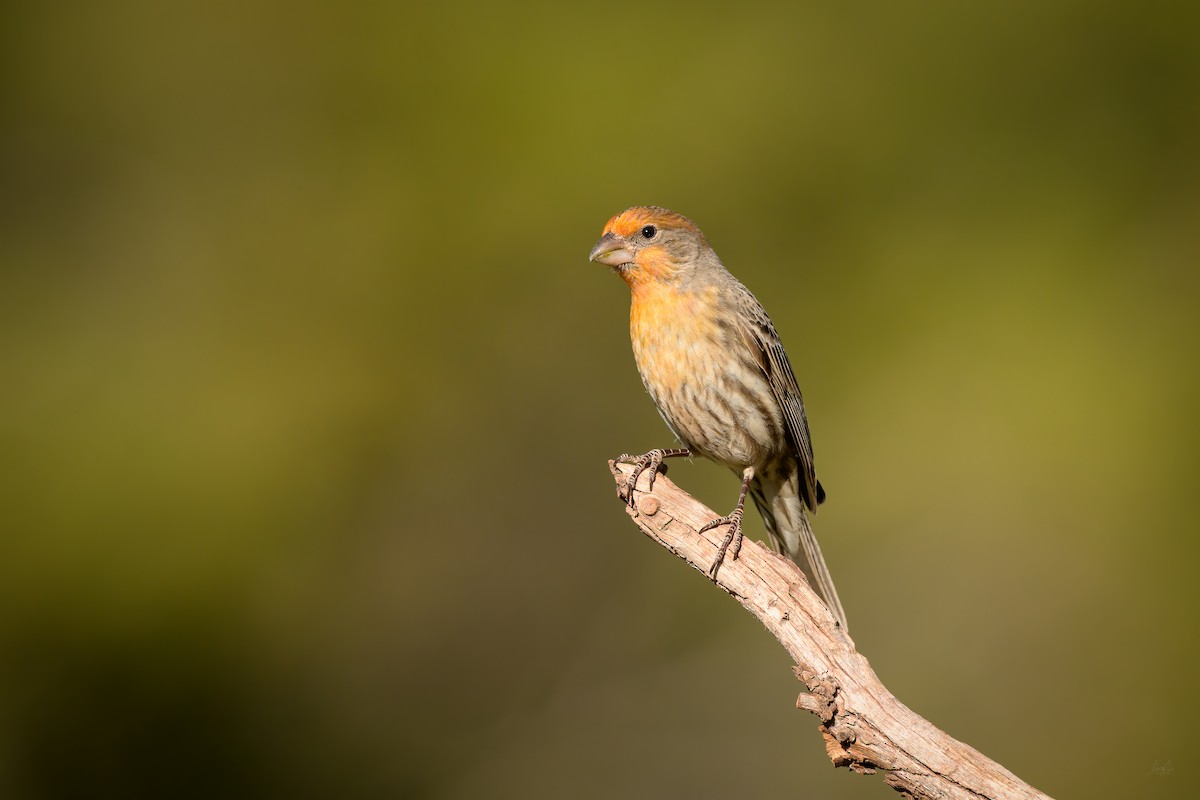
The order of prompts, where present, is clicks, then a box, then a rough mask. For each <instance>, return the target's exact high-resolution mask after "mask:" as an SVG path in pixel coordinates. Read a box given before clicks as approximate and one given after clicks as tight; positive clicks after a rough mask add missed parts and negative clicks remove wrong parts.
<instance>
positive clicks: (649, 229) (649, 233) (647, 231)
mask: <svg viewBox="0 0 1200 800" xmlns="http://www.w3.org/2000/svg"><path fill="white" fill-rule="evenodd" d="M656 233H658V228H656V227H654V226H653V225H647V226H646V227H644V228H642V236H643V237H645V238H647V239H653V238H654V235H655V234H656Z"/></svg>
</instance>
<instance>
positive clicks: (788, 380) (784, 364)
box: [739, 287, 825, 511]
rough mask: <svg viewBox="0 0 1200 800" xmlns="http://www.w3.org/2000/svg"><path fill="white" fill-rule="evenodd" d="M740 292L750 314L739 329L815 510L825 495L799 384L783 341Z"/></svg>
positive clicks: (759, 309) (748, 295)
mask: <svg viewBox="0 0 1200 800" xmlns="http://www.w3.org/2000/svg"><path fill="white" fill-rule="evenodd" d="M741 289H742V291H744V292H745V293H746V298H745V299H746V300H747V301H748V302H746V303H744V307H745V308H746V310H748V311H749V312H750V313H749V314H748V315H746V316H744V317H742V319H744V320H745V323H744V324H743V326H742V333H743V336H744V337H745V339H746V343H747V345H749V347H750V349H751V352H752V353H753V355H754V356H755V358H756V359H757V361H758V364H759V366H760V367H761V368H762V371H763V373H764V374H765V375H766V376H767V380H768V381H769V382H770V384H771V392H772V393H773V394H774V395H775V399H776V401H778V403H779V407H780V408H781V409H782V410H783V418H784V420H785V422H786V423H787V429H788V433H789V434H790V436H791V440H792V446H793V449H794V450H795V454H796V460H797V461H798V462H799V464H800V485H801V487H802V488H803V490H804V502H805V503H806V504H807V505H808V508H809V510H811V511H816V510H817V504H818V503H820V502H821V501H822V500H824V499H825V497H824V494H825V493H824V492H823V491H822V490H821V488H820V484H818V483H817V473H816V468H815V467H814V466H813V451H812V441H811V439H810V438H809V434H808V417H807V416H805V414H804V398H803V397H802V396H801V394H800V385H799V384H798V383H797V382H796V374H795V373H794V372H792V364H791V362H790V361H788V357H787V353H786V352H785V351H784V349H783V342H782V341H781V340H780V338H779V334H778V333H777V332H776V331H775V326H774V325H772V324H771V319H770V317H768V316H767V312H766V311H765V310H764V309H763V307H762V306H761V305H760V304H759V302H758V300H756V299H755V298H754V295H752V294H751V293H750V290H749V289H746V288H745V287H741ZM739 316H740V315H739Z"/></svg>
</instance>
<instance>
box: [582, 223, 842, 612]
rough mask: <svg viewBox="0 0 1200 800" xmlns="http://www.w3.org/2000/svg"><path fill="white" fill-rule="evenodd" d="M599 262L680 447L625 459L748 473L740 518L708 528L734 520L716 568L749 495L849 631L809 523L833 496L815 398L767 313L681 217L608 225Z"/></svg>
mask: <svg viewBox="0 0 1200 800" xmlns="http://www.w3.org/2000/svg"><path fill="white" fill-rule="evenodd" d="M589 260H591V261H595V262H598V263H600V264H605V265H607V266H609V267H612V268H613V269H614V270H615V271H616V272H617V274H618V275H620V276H621V278H623V279H624V280H625V283H627V284H629V288H630V290H631V292H632V295H633V303H632V306H631V308H630V314H629V333H630V337H631V338H632V340H633V355H634V358H635V359H636V361H637V366H638V371H639V372H641V375H642V382H643V383H644V384H645V385H646V390H647V391H648V392H649V393H650V397H651V398H652V399H653V400H654V403H655V405H657V406H658V410H659V413H660V414H662V417H663V419H664V420H665V421H666V423H667V425H668V426H669V427H670V428H671V430H672V431H673V432H674V433H675V436H676V437H677V438H678V439H679V442H680V444H682V445H683V446H682V447H681V448H674V449H656V450H651V451H650V452H649V453H646V454H645V455H642V456H630V455H628V454H623V455H621V456H619V457H618V461H622V462H627V463H632V464H634V465H635V467H636V469H635V470H634V473H633V475H632V476H631V477H630V479H629V481H628V483H627V485H626V486H627V497H628V498H630V502H632V497H633V493H634V489H635V487H636V485H637V479H638V476H639V475H640V474H641V473H642V472H644V471H645V470H650V471H651V472H650V480H651V487H653V480H654V475H655V473H656V471H657V470H658V468H659V467H660V466H661V464H662V460H663V459H664V458H672V457H675V456H688V455H697V456H702V457H704V458H708V459H710V460H712V461H715V462H717V463H718V464H724V465H725V466H727V467H729V468H730V469H732V470H733V471H734V472H735V473H737V474H739V475H740V476H741V478H742V489H741V494H740V495H739V496H738V502H737V506H736V507H735V508H734V510H733V512H732V513H731V514H729V515H728V516H725V517H720V518H718V519H714V520H713V521H712V522H709V523H708V524H707V525H705V526H704V527H703V528H701V531H705V530H709V529H712V528H716V527H719V526H721V525H727V526H729V527H728V530H727V532H726V536H725V540H724V541H723V542H722V545H721V548H720V550H719V552H718V554H717V558H716V560H715V561H714V563H713V565H712V569H710V570H709V575H710V577H712V578H713V579H714V580H715V579H716V575H717V570H718V569H719V568H720V566H721V563H722V561H723V560H724V558H725V555H726V551H727V550H728V549H729V547H730V546H731V545H732V547H733V551H732V556H731V557H732V558H734V559H736V558H737V555H738V551H739V550H740V548H741V544H742V512H743V509H744V507H745V503H746V494H747V492H748V493H749V494H750V496H751V497H752V498H753V499H754V504H755V505H756V506H757V507H758V510H759V513H761V514H762V518H763V522H764V524H765V525H766V529H767V533H768V535H769V536H770V539H771V544H772V545H773V546H774V547H775V549H776V550H777V551H779V552H782V553H785V554H786V555H787V556H788V557H790V558H791V559H792V560H793V561H795V562H796V563H797V564H798V565H799V566H800V568H801V569H803V570H804V573H805V575H807V576H808V580H809V584H810V585H811V586H812V587H813V588H814V589H815V590H816V591H817V593H818V594H819V595H820V596H821V598H822V599H823V600H824V601H825V604H826V605H827V606H828V607H829V609H830V610H831V611H832V612H833V614H834V616H836V617H837V619H838V621H839V622H841V624H842V627H843V628H845V627H846V614H845V612H844V611H843V610H842V604H841V601H840V600H838V595H837V590H836V589H834V586H833V579H832V578H831V577H830V575H829V570H828V569H827V568H826V566H825V559H824V558H823V557H822V555H821V548H820V547H819V546H818V545H817V539H816V537H815V536H814V535H813V531H812V526H811V525H810V523H809V520H808V514H809V513H815V512H816V509H817V505H818V504H819V503H821V502H822V501H824V499H825V490H824V489H823V488H822V487H821V484H820V483H819V482H818V481H817V477H816V472H815V471H814V468H813V452H812V444H811V442H810V440H809V434H808V420H807V418H806V417H805V414H804V401H803V399H802V398H801V396H800V387H799V386H798V385H797V384H796V376H795V374H794V373H793V372H792V365H791V364H790V363H789V361H788V357H787V353H785V352H784V349H783V343H782V342H781V341H780V339H779V334H778V333H776V332H775V326H774V325H772V324H771V320H770V318H768V317H767V312H766V311H764V310H763V307H762V306H761V305H760V304H759V302H758V300H756V299H755V298H754V295H752V294H751V293H750V290H749V289H747V288H746V287H745V286H743V285H742V284H741V283H740V282H739V281H738V279H737V278H735V277H733V275H731V274H730V273H729V271H728V270H726V269H725V266H724V265H723V264H722V263H721V259H719V258H718V257H717V254H716V253H715V252H713V249H712V247H710V246H709V244H708V240H707V239H705V238H704V234H703V233H701V232H700V229H699V228H697V227H696V225H695V224H694V223H693V222H692V221H691V220H689V219H688V218H687V217H684V216H683V215H681V214H677V213H675V212H674V211H669V210H667V209H665V208H659V207H657V206H634V207H633V208H630V209H627V210H625V211H622V212H621V213H620V214H618V215H617V216H615V217H613V218H612V219H610V220H609V221H608V224H607V225H605V226H604V234H603V236H601V237H600V241H598V242H597V243H596V246H595V247H593V248H592V252H591V255H590V257H589Z"/></svg>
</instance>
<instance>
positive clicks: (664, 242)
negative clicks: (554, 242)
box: [588, 206, 715, 287]
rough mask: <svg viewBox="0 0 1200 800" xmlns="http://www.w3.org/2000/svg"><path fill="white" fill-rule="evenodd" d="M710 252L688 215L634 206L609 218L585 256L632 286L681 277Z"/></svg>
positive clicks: (653, 207)
mask: <svg viewBox="0 0 1200 800" xmlns="http://www.w3.org/2000/svg"><path fill="white" fill-rule="evenodd" d="M711 253H712V250H711V248H710V247H709V246H708V241H707V240H706V239H705V238H704V234H703V233H701V232H700V229H699V228H697V227H696V225H695V224H694V223H693V222H692V221H691V220H690V219H688V218H687V217H685V216H683V215H682V214H676V213H675V212H674V211H668V210H667V209H665V208H659V207H658V206H634V207H633V208H629V209H626V210H625V211H622V212H621V213H620V214H617V215H616V216H615V217H613V218H612V219H610V220H609V221H608V224H606V225H605V226H604V235H603V236H601V237H600V241H598V242H596V246H595V247H593V248H592V253H591V255H590V256H589V257H588V259H589V260H590V261H595V262H596V263H598V264H605V265H606V266H609V267H612V268H613V269H614V270H616V271H617V273H618V274H620V276H621V277H622V278H624V279H625V282H626V283H628V284H629V285H630V286H631V287H633V286H638V285H643V284H646V283H649V282H654V281H664V280H671V279H672V278H675V277H678V276H682V275H683V274H685V273H686V272H687V271H689V270H690V269H691V268H692V267H694V266H695V265H696V264H698V263H700V262H701V261H702V260H706V259H702V256H705V255H707V254H711ZM712 257H713V258H714V259H715V255H713V256H712Z"/></svg>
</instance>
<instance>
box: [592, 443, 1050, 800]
mask: <svg viewBox="0 0 1200 800" xmlns="http://www.w3.org/2000/svg"><path fill="white" fill-rule="evenodd" d="M608 463H609V469H610V470H611V471H612V474H613V477H614V478H615V479H616V482H617V495H618V496H619V497H621V498H622V500H623V501H624V487H625V483H626V481H627V480H628V478H629V475H630V474H631V473H632V471H633V467H632V466H630V465H628V464H617V463H615V462H612V461H610V462H608ZM649 479H650V475H649V473H648V472H646V473H643V474H642V477H641V478H640V479H639V483H638V491H637V493H636V497H637V503H636V505H635V506H634V507H632V508H631V507H629V506H628V505H627V506H626V508H627V511H628V513H629V515H630V517H632V518H633V521H634V522H635V523H637V525H638V527H639V528H641V529H642V531H643V532H644V533H645V534H646V535H647V536H649V537H650V538H651V539H653V540H654V541H656V542H658V543H659V544H661V545H662V546H663V547H665V548H667V549H668V550H670V551H671V552H672V553H674V554H675V555H677V556H679V557H680V558H682V559H683V560H684V561H686V562H687V563H688V564H690V565H691V566H692V567H694V568H695V569H697V570H699V571H700V572H702V573H707V571H708V568H709V566H711V564H712V560H713V558H714V556H715V555H716V552H717V548H718V547H719V545H720V542H721V539H722V538H723V537H724V533H725V529H724V528H718V529H716V530H713V531H708V532H706V533H705V534H698V533H697V530H698V529H699V528H700V527H701V526H702V525H703V524H704V523H705V522H708V521H709V520H711V519H714V518H716V517H717V516H720V515H719V514H717V513H716V512H714V511H712V510H711V509H709V508H707V507H705V506H704V505H703V504H702V503H700V502H698V501H697V500H696V499H695V498H693V497H691V496H690V495H688V494H687V493H686V492H684V491H683V490H682V489H680V488H679V487H678V486H676V485H675V484H674V483H672V482H671V481H670V480H669V479H668V478H667V477H666V476H665V475H663V474H662V473H659V475H658V476H657V478H656V479H655V481H654V490H653V492H650V491H649ZM716 583H717V585H718V586H720V587H721V588H722V589H724V590H725V591H726V592H728V593H729V594H731V595H733V596H734V598H736V599H737V601H738V602H739V603H741V604H742V605H743V606H745V608H746V610H748V611H749V612H750V613H751V614H753V615H754V616H756V617H758V619H759V620H760V621H761V622H762V623H763V625H765V626H766V627H767V630H769V631H770V632H771V633H773V634H774V635H775V638H776V639H778V640H779V642H780V644H782V645H783V646H784V649H786V650H787V652H788V654H789V655H790V656H791V657H792V660H793V661H794V663H795V664H796V667H795V672H796V676H797V677H798V678H799V679H800V680H801V681H803V683H804V684H805V686H806V687H807V688H808V691H807V693H804V694H801V695H800V698H799V699H798V700H797V701H796V705H797V707H798V708H802V709H804V710H806V711H811V712H812V713H813V714H815V715H816V716H817V717H818V718H819V719H820V720H821V725H820V729H821V733H822V735H823V736H824V737H825V749H826V751H827V753H828V755H829V758H830V759H831V760H832V761H833V763H834V765H835V766H845V767H848V768H849V769H851V770H853V771H855V772H863V773H870V772H875V771H877V770H881V771H884V772H886V776H885V780H886V782H887V783H888V784H889V785H890V786H892V787H893V788H894V789H896V790H897V791H898V792H900V793H901V794H902V795H904V796H906V797H913V798H956V799H957V798H962V799H963V800H968V798H969V800H981V798H988V799H989V800H1016V799H1017V798H1020V800H1031V799H1032V798H1046V797H1047V795H1045V794H1043V793H1041V792H1039V791H1038V790H1037V789H1034V788H1033V787H1032V786H1030V785H1028V784H1027V783H1025V782H1024V781H1022V780H1021V779H1020V778H1018V777H1017V776H1016V775H1013V774H1012V773H1011V772H1009V771H1008V770H1007V769H1005V768H1004V767H1002V766H1001V765H999V764H997V763H996V762H994V761H992V760H990V759H989V758H987V757H986V756H984V755H983V754H982V753H980V752H979V751H977V750H975V749H973V748H971V747H969V746H968V745H965V744H963V743H962V742H960V741H958V740H956V739H954V738H953V737H951V736H949V735H948V734H946V733H944V732H943V731H941V730H939V729H938V728H937V727H935V726H934V725H932V724H931V723H930V722H928V721H927V720H925V719H924V718H923V717H920V716H918V715H917V714H916V713H914V712H913V711H911V710H910V709H909V708H908V707H907V706H905V705H904V704H903V703H901V702H900V701H899V700H897V699H896V698H895V697H894V696H893V695H892V693H891V692H889V691H888V690H887V688H886V687H885V686H884V685H883V684H882V683H881V682H880V681H879V678H877V677H876V676H875V671H874V670H872V669H871V665H870V664H869V663H867V659H866V658H864V657H863V656H862V655H861V654H860V653H859V652H858V651H857V650H856V649H855V647H854V642H853V641H851V640H850V637H849V636H847V635H846V633H845V632H844V631H843V630H842V629H841V628H840V627H839V626H838V624H837V622H836V621H835V620H834V618H833V615H832V614H830V613H829V610H828V609H826V608H825V605H824V603H822V602H821V599H820V598H819V597H817V595H816V594H815V593H814V592H813V591H812V589H810V588H809V586H808V582H807V581H806V580H805V578H804V573H802V572H801V571H800V569H799V567H797V566H796V565H795V564H793V563H792V562H791V561H790V560H788V559H787V558H784V557H783V556H780V555H777V554H775V553H773V552H771V551H770V550H768V549H767V548H765V547H763V546H762V545H760V544H759V543H757V542H753V541H751V540H749V539H747V540H746V542H745V546H743V547H742V551H741V555H740V556H739V558H738V560H737V561H730V560H728V559H726V561H725V563H724V564H723V565H722V566H721V569H720V571H719V573H718V575H717V581H716Z"/></svg>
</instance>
